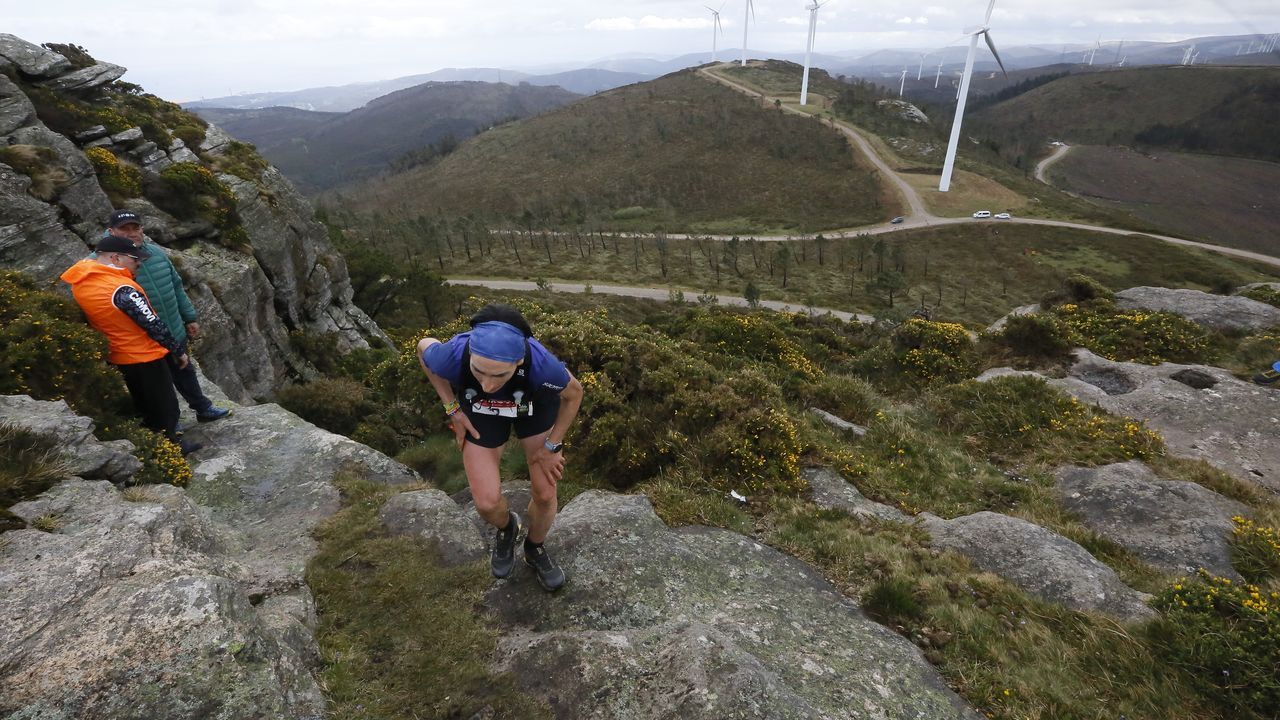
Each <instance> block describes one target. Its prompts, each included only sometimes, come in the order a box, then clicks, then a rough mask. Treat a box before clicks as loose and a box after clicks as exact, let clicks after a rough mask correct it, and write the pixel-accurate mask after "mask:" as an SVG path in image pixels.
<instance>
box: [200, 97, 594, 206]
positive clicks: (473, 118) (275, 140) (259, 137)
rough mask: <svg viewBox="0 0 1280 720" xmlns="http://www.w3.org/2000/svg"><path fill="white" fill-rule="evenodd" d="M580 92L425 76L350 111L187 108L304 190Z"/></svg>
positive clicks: (434, 150)
mask: <svg viewBox="0 0 1280 720" xmlns="http://www.w3.org/2000/svg"><path fill="white" fill-rule="evenodd" d="M579 97H581V96H580V95H577V94H574V93H571V92H569V91H567V90H564V89H562V88H560V87H538V86H533V85H507V84H505V83H485V82H429V83H425V84H421V85H417V86H415V87H411V88H406V89H404V90H398V91H396V92H393V93H390V94H388V95H384V96H382V97H379V98H376V99H374V100H372V101H371V102H369V103H368V104H366V105H365V106H363V107H361V108H359V109H357V110H353V111H351V112H347V113H326V112H315V111H311V110H299V109H296V108H287V107H270V108H255V109H235V108H192V110H193V111H194V112H195V113H196V114H198V115H200V116H201V117H203V118H204V119H205V120H208V121H210V122H212V123H214V124H216V125H218V126H219V127H221V128H222V129H224V130H226V131H227V132H228V133H230V134H231V135H232V136H233V137H236V138H239V139H241V140H247V141H249V142H251V143H253V144H254V145H256V146H257V148H258V151H259V152H260V153H261V154H262V155H263V156H264V157H266V158H267V159H268V160H270V161H271V163H272V164H273V165H275V166H277V167H279V168H280V170H281V171H283V172H284V173H285V175H287V176H288V177H289V179H290V180H292V181H293V182H294V183H295V184H296V185H298V187H299V188H300V189H302V190H303V191H305V192H317V191H320V190H324V189H326V188H330V187H333V186H336V185H340V184H343V183H348V182H353V181H356V180H360V179H363V178H367V177H370V176H373V175H376V174H378V173H379V172H382V171H385V170H387V169H388V168H389V167H390V166H391V165H393V164H397V163H398V164H399V165H401V166H412V165H413V164H416V163H421V162H425V161H427V160H429V159H431V158H433V157H437V156H439V155H442V154H447V153H448V152H449V151H450V150H451V149H452V147H454V146H456V144H457V143H460V142H462V141H463V140H466V139H467V138H470V137H471V136H472V135H475V134H476V133H477V132H480V131H482V130H485V129H487V128H489V127H492V126H493V125H495V124H500V123H503V122H507V121H510V120H518V119H521V118H526V117H530V116H532V115H538V114H540V113H543V112H546V111H548V110H553V109H555V108H559V107H561V106H563V105H566V104H568V103H570V102H572V101H574V100H576V99H578V98H579Z"/></svg>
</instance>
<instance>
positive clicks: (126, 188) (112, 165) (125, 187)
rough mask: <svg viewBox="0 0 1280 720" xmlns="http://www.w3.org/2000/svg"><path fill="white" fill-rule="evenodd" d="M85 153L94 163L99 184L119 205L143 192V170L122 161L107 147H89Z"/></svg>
mask: <svg viewBox="0 0 1280 720" xmlns="http://www.w3.org/2000/svg"><path fill="white" fill-rule="evenodd" d="M84 154H85V155H86V156H87V157H88V158H89V161H90V162H92V163H93V170H94V172H96V173H97V175H98V184H99V185H101V186H102V189H103V190H104V191H106V193H107V196H108V197H110V198H111V201H112V202H113V203H115V204H117V205H119V204H121V203H122V202H123V201H125V200H127V199H129V198H134V197H138V196H139V195H141V194H142V172H141V171H140V170H138V168H136V167H134V166H133V165H131V164H129V163H125V162H121V161H120V158H117V157H116V156H115V155H114V154H113V153H112V152H111V151H110V150H108V149H106V148H100V147H96V148H89V149H88V150H85V151H84Z"/></svg>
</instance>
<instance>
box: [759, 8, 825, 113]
mask: <svg viewBox="0 0 1280 720" xmlns="http://www.w3.org/2000/svg"><path fill="white" fill-rule="evenodd" d="M828 2H831V0H826V2H818V0H813V4H812V5H810V6H808V10H809V42H808V44H807V45H805V46H804V79H803V80H801V81H800V104H801V105H805V104H807V103H808V101H809V54H810V53H812V52H813V36H814V35H815V34H817V32H818V9H819V8H821V7H822V6H823V5H826V4H827V3H828ZM744 45H745V43H744ZM744 52H745V51H744ZM744 62H745V61H744Z"/></svg>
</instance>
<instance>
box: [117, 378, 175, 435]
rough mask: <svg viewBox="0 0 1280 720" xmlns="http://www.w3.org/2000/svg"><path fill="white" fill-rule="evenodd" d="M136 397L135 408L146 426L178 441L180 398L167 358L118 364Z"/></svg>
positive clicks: (134, 397)
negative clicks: (174, 386)
mask: <svg viewBox="0 0 1280 720" xmlns="http://www.w3.org/2000/svg"><path fill="white" fill-rule="evenodd" d="M116 367H117V368H119V369H120V373H121V374H122V375H124V384H125V385H126V386H127V387H128V388H129V396H130V397H132V398H133V407H134V409H135V410H137V411H138V414H139V415H141V416H142V424H143V425H145V426H147V427H148V428H151V429H152V430H155V431H156V432H160V433H164V435H165V437H167V438H169V439H170V440H174V441H175V442H176V441H177V438H178V436H177V429H178V395H177V393H175V392H174V391H173V375H171V374H169V363H168V362H167V361H166V360H165V359H164V358H160V359H158V360H152V361H151V362H145V363H134V364H130V365H117V366H116Z"/></svg>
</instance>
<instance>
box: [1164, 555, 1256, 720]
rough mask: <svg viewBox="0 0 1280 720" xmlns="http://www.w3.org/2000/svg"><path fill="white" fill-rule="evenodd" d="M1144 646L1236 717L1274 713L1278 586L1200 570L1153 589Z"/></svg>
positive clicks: (1205, 696)
mask: <svg viewBox="0 0 1280 720" xmlns="http://www.w3.org/2000/svg"><path fill="white" fill-rule="evenodd" d="M1152 605H1153V606H1154V607H1155V608H1156V609H1158V610H1160V611H1161V613H1162V614H1163V617H1162V618H1160V619H1159V620H1157V621H1155V622H1153V623H1152V624H1151V626H1150V627H1149V636H1150V639H1151V643H1152V645H1153V646H1154V647H1155V648H1156V649H1157V651H1158V652H1159V653H1160V654H1161V655H1162V656H1163V659H1164V660H1165V662H1167V663H1169V664H1170V665H1172V666H1174V667H1177V668H1180V669H1181V670H1183V671H1184V672H1185V673H1186V675H1187V676H1188V677H1189V678H1190V680H1191V683H1192V684H1193V685H1194V686H1196V688H1197V690H1199V691H1200V693H1201V695H1202V697H1204V698H1206V699H1208V700H1210V701H1212V702H1215V703H1217V704H1218V705H1220V706H1221V708H1222V710H1223V711H1225V712H1227V713H1230V714H1231V716H1232V717H1238V718H1259V719H1261V718H1274V717H1277V716H1280V674H1277V672H1276V668H1278V667H1280V593H1277V592H1268V591H1266V590H1263V589H1261V588H1259V587H1257V586H1255V585H1249V584H1237V583H1233V582H1232V581H1231V580H1230V579H1228V578H1221V577H1214V576H1212V575H1210V574H1209V573H1207V572H1205V571H1204V570H1201V571H1200V573H1199V575H1197V576H1196V577H1195V578H1190V579H1187V578H1184V579H1182V580H1179V581H1178V582H1176V583H1174V584H1173V585H1172V586H1170V587H1169V588H1168V589H1166V590H1165V591H1163V592H1161V593H1160V594H1159V595H1157V596H1156V598H1155V600H1154V601H1153V602H1152Z"/></svg>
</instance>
